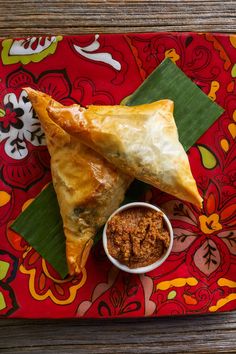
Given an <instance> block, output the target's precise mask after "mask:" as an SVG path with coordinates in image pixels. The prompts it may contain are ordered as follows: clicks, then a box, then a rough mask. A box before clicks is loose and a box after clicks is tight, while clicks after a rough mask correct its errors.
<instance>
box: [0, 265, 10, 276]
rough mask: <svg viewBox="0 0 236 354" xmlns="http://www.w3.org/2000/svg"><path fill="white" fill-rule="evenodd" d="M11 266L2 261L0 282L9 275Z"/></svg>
mask: <svg viewBox="0 0 236 354" xmlns="http://www.w3.org/2000/svg"><path fill="white" fill-rule="evenodd" d="M9 267H10V264H9V263H7V262H5V261H0V280H3V279H4V278H5V276H6V275H7V272H8V269H9Z"/></svg>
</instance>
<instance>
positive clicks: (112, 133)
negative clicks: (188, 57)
mask: <svg viewBox="0 0 236 354" xmlns="http://www.w3.org/2000/svg"><path fill="white" fill-rule="evenodd" d="M173 108H174V104H173V102H172V101H170V100H161V101H157V102H154V103H149V104H143V105H140V106H134V107H127V106H88V107H87V108H82V107H80V106H78V105H73V106H69V107H56V106H55V104H53V102H51V104H50V106H49V107H48V112H49V115H50V116H51V118H52V119H53V120H54V121H55V122H56V123H57V124H58V125H60V126H61V127H62V128H63V129H64V130H66V131H67V132H68V133H69V134H72V135H74V136H75V137H78V138H79V139H81V141H83V142H84V143H86V144H87V145H88V146H90V147H91V148H93V149H94V150H96V151H97V152H98V153H99V154H101V155H102V156H104V157H105V158H106V159H107V160H108V161H110V162H111V163H112V164H114V165H115V166H117V167H118V168H120V169H121V170H122V171H123V172H125V173H127V174H129V175H130V176H133V177H135V178H137V179H139V180H141V181H143V182H146V183H149V184H151V185H153V186H154V187H157V188H159V189H160V190H162V191H164V192H167V193H169V194H171V195H173V196H176V197H178V198H180V199H182V200H186V201H188V202H191V203H193V204H195V205H196V206H198V207H201V205H202V198H201V196H200V195H199V192H198V189H197V185H196V182H195V180H194V178H193V176H192V172H191V169H190V165H189V161H188V157H187V154H186V152H185V151H184V148H183V146H182V145H181V143H180V142H179V139H178V132H177V127H176V124H175V120H174V117H173Z"/></svg>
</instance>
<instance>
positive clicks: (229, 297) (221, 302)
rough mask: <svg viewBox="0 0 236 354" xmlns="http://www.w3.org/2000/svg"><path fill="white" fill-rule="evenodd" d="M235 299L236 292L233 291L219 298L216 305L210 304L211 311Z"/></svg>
mask: <svg viewBox="0 0 236 354" xmlns="http://www.w3.org/2000/svg"><path fill="white" fill-rule="evenodd" d="M233 300H236V293H232V294H230V295H228V296H226V297H225V298H223V299H220V300H218V301H217V303H216V305H215V306H210V307H209V311H210V312H216V311H217V310H219V309H220V308H221V307H223V306H224V305H226V304H227V303H228V302H230V301H233Z"/></svg>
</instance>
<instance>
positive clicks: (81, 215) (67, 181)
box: [25, 88, 132, 275]
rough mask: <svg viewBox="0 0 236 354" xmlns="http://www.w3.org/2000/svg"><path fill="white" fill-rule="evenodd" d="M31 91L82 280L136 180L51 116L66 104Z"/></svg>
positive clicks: (71, 263)
mask: <svg viewBox="0 0 236 354" xmlns="http://www.w3.org/2000/svg"><path fill="white" fill-rule="evenodd" d="M25 90H26V91H27V93H28V96H29V99H30V101H31V102H32V105H33V108H34V110H35V111H36V113H37V115H38V118H39V120H40V122H41V125H42V128H43V130H44V132H45V136H46V143H47V147H48V150H49V153H50V155H51V172H52V181H53V185H54V189H55V191H56V194H57V199H58V203H59V207H60V213H61V216H62V220H63V227H64V233H65V238H66V257H67V263H68V269H69V273H70V274H71V275H74V274H78V273H80V272H81V270H82V268H83V267H84V266H85V263H86V260H87V258H88V255H89V252H90V249H91V247H92V245H93V238H94V236H95V234H96V233H97V231H98V230H99V228H100V227H101V226H102V225H103V224H104V223H105V222H106V221H107V219H108V217H109V216H110V214H111V213H112V212H113V211H114V210H115V209H116V208H118V207H119V205H120V204H121V202H122V201H123V199H124V195H125V192H126V190H127V188H128V186H129V184H130V183H131V181H132V177H130V176H128V175H127V174H125V173H122V172H121V171H120V170H119V169H117V168H116V167H115V166H113V165H111V164H110V163H109V162H108V161H107V160H106V159H104V158H103V157H102V156H100V155H99V154H98V153H96V152H95V151H94V150H92V149H90V148H89V147H87V146H86V145H84V144H82V143H81V142H80V138H79V137H76V138H75V137H73V136H71V135H70V134H68V133H67V132H65V131H64V130H63V129H62V128H61V127H60V126H58V125H57V124H56V123H54V122H53V121H52V120H51V119H50V117H49V115H48V113H47V110H46V107H47V106H48V104H49V102H50V101H51V102H53V105H54V107H55V108H57V109H62V108H63V106H62V105H61V104H60V103H58V102H56V101H54V100H52V98H51V97H50V96H48V95H46V94H44V93H42V92H39V91H35V90H33V89H31V88H26V89H25ZM46 207H47V206H46V205H45V208H46ZM42 237H43V236H42Z"/></svg>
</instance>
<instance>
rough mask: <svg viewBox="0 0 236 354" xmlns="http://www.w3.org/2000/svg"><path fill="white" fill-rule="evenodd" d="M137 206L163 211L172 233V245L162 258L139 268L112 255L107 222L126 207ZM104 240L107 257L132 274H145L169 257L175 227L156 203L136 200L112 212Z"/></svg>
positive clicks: (171, 241)
mask: <svg viewBox="0 0 236 354" xmlns="http://www.w3.org/2000/svg"><path fill="white" fill-rule="evenodd" d="M136 207H145V208H149V209H153V210H156V211H159V212H161V213H162V216H163V219H164V221H165V225H166V227H167V230H168V232H169V234H170V245H169V247H168V249H167V250H166V251H165V253H164V254H163V255H162V256H161V258H159V259H158V260H157V261H156V262H154V263H152V264H149V265H148V266H145V267H139V268H129V267H128V266H126V265H125V264H123V263H120V262H119V261H118V260H117V259H115V258H114V257H112V256H111V255H110V253H109V251H108V248H107V234H106V231H107V224H108V222H109V220H110V219H111V218H112V217H113V216H114V215H116V214H118V213H120V212H121V211H123V210H126V209H130V208H136ZM102 240H103V247H104V250H105V252H106V255H107V257H108V258H109V260H110V261H111V262H112V263H113V264H114V265H115V266H116V267H117V268H119V269H121V270H123V271H125V272H127V273H132V274H143V273H147V272H150V271H151V270H153V269H155V268H157V267H159V266H160V265H161V264H162V263H163V262H165V260H166V259H167V257H168V256H169V254H170V252H171V249H172V247H173V240H174V234H173V229H172V226H171V223H170V221H169V219H168V217H167V216H166V215H165V214H164V213H163V211H162V210H161V209H159V208H158V207H156V206H155V205H152V204H149V203H144V202H135V203H129V204H126V205H123V206H122V207H120V208H119V209H117V210H116V211H114V213H113V214H111V216H110V217H109V219H108V220H107V222H106V224H105V226H104V229H103V235H102Z"/></svg>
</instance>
